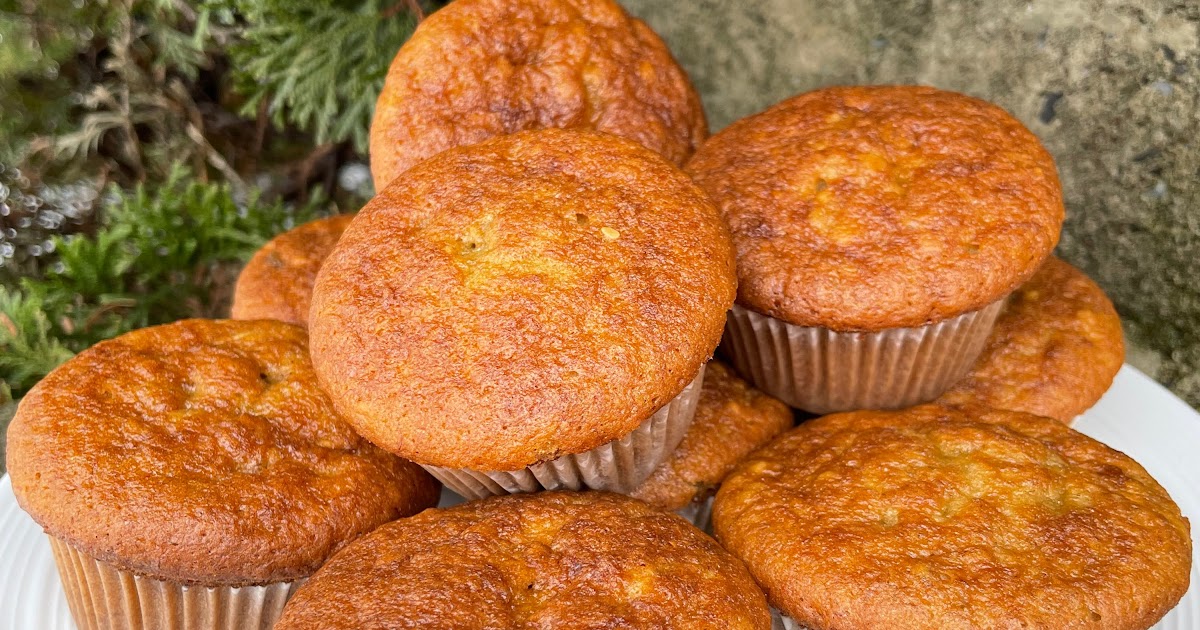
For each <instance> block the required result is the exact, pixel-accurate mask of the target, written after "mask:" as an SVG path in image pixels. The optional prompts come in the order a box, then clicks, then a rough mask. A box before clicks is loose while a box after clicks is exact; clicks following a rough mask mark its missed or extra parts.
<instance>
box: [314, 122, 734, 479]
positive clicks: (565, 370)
mask: <svg viewBox="0 0 1200 630" xmlns="http://www.w3.org/2000/svg"><path fill="white" fill-rule="evenodd" d="M733 265H734V262H733V248H732V246H731V244H730V241H729V233H728V230H727V229H726V227H725V225H724V223H723V222H722V221H721V218H720V216H718V214H717V211H716V209H715V208H714V207H713V206H712V204H711V203H710V202H709V201H708V198H707V197H705V196H704V193H703V192H702V191H701V190H700V189H699V188H697V187H696V186H695V185H694V184H693V183H692V182H691V181H690V180H689V179H688V178H687V176H686V175H684V174H683V173H682V172H681V171H679V170H678V169H676V168H675V167H674V166H673V165H671V164H670V163H669V162H667V161H666V160H664V159H663V158H662V157H660V156H659V155H657V154H655V153H653V152H651V151H649V150H648V149H645V148H643V147H641V146H638V145H637V144H634V143H632V142H629V141H627V140H623V139H621V138H618V137H616V136H610V135H605V134H598V133H592V132H573V131H562V130H557V129H549V130H542V131H527V132H522V133H518V134H513V135H509V136H500V137H497V138H493V139H492V140H488V141H485V142H483V143H480V144H476V145H472V146H469V147H460V148H457V149H451V150H449V151H446V152H444V153H441V154H440V155H438V156H437V157H435V158H432V159H430V160H427V161H425V162H423V163H421V164H419V165H418V166H416V167H414V168H413V169H411V170H410V171H408V173H406V174H405V176H404V177H403V178H400V179H397V180H396V182H395V183H393V184H392V185H391V186H389V187H388V188H387V190H385V191H383V193H381V194H380V195H378V196H376V197H375V199H373V200H372V201H371V202H370V203H368V204H367V205H366V207H364V208H363V209H362V211H360V212H359V215H358V218H356V219H355V220H354V222H353V223H352V224H351V225H350V227H349V228H348V229H347V230H346V232H345V234H343V235H342V239H341V241H339V242H338V245H337V247H335V248H334V250H333V253H332V254H331V255H330V256H329V258H328V259H327V260H326V261H325V264H324V265H323V266H322V267H321V272H320V274H318V276H317V282H316V286H315V289H314V293H313V310H312V317H311V319H310V321H309V324H310V327H311V333H312V355H313V362H314V364H315V366H316V369H317V374H318V376H319V378H320V379H321V382H322V383H323V384H324V385H325V388H326V390H327V391H329V392H330V393H331V395H332V396H333V398H334V403H335V404H336V405H337V407H338V409H339V410H340V411H341V412H342V413H343V414H344V415H345V416H346V417H347V419H348V420H349V421H350V422H351V423H352V424H353V425H354V426H355V427H356V428H357V429H358V430H359V432H360V433H362V434H363V435H364V436H366V437H367V438H369V439H370V440H371V441H372V442H374V443H375V444H378V445H380V446H382V447H384V448H386V449H388V450H391V451H392V452H394V453H397V454H400V455H402V456H404V457H407V458H409V459H412V460H413V461H416V462H418V463H420V464H428V465H433V466H446V467H451V468H467V469H472V470H477V471H496V470H517V469H521V468H523V467H525V466H529V465H531V464H534V463H537V462H541V461H547V460H551V459H554V458H556V457H558V456H560V455H564V454H568V453H580V452H583V451H587V450H588V449H591V448H593V447H596V446H599V445H601V444H604V443H606V442H609V441H611V440H614V439H617V438H620V437H622V436H624V435H627V434H628V433H629V432H630V431H632V430H633V429H634V428H636V427H637V426H638V425H639V424H640V423H641V422H642V421H643V420H645V419H646V418H647V417H649V416H650V415H651V414H652V413H653V412H654V411H655V410H656V409H658V408H659V407H661V406H662V405H664V404H666V403H667V402H668V401H670V400H671V399H672V398H673V397H675V396H676V395H677V394H679V393H680V392H681V391H682V390H683V389H684V387H685V386H686V385H688V383H690V382H691V381H692V380H693V377H695V376H696V375H697V373H698V372H699V370H700V368H701V366H703V365H704V363H705V362H706V361H707V360H708V359H709V357H710V356H711V355H712V351H713V349H714V348H715V347H716V345H717V342H718V341H719V340H720V338H721V330H722V326H723V325H724V321H725V311H726V310H727V309H728V308H729V306H730V305H731V304H732V303H733V297H734V293H735V282H736V279H735V272H734V267H733Z"/></svg>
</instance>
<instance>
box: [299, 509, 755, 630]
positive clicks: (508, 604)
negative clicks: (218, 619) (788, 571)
mask: <svg viewBox="0 0 1200 630" xmlns="http://www.w3.org/2000/svg"><path fill="white" fill-rule="evenodd" d="M334 611H336V612H334ZM368 627H369V628H384V627H386V628H559V629H562V630H573V629H584V628H660V629H663V630H670V629H675V628H678V629H680V630H684V629H687V630H691V629H694V628H706V629H707V628H711V629H714V630H716V629H721V630H724V629H733V630H767V629H768V628H770V627H771V622H770V616H769V614H768V611H767V605H766V601H765V599H764V598H763V595H762V591H760V590H759V589H758V586H757V585H755V583H754V581H753V580H752V579H751V577H750V575H749V574H748V573H747V572H746V569H745V567H744V566H742V564H741V563H740V562H738V561H737V559H735V558H733V557H732V556H730V555H729V553H728V552H726V551H725V550H724V549H722V548H721V546H720V545H718V544H717V542H716V541H715V540H713V539H711V538H709V537H708V536H705V535H704V534H703V533H702V532H701V531H700V530H698V529H696V528H694V527H692V526H691V525H688V524H687V523H686V522H685V521H684V520H683V519H681V518H679V517H677V516H674V515H672V514H667V513H665V512H661V511H659V510H656V509H654V508H652V507H650V506H648V505H646V504H644V503H641V502H639V501H635V500H633V499H629V498H627V497H623V496H620V495H616V494H609V493H603V492H584V493H568V492H542V493H538V494H526V495H511V496H503V497H493V498H489V499H484V500H481V501H472V502H470V503H465V504H463V505H459V506H456V507H453V508H447V509H440V510H427V511H425V512H422V513H421V514H419V515H417V516H414V517H412V518H406V519H401V520H399V521H396V522H393V523H388V524H387V525H384V526H382V527H380V528H379V529H377V530H375V531H374V532H371V533H370V534H368V535H366V536H364V537H362V538H360V539H359V540H358V541H356V542H355V543H353V544H351V545H348V546H347V547H346V548H345V549H343V550H342V551H341V552H339V553H338V554H337V555H335V556H334V557H333V559H331V560H330V561H329V563H328V564H326V565H325V566H323V567H321V570H320V571H318V572H317V574H316V575H314V576H313V577H312V578H311V579H310V580H309V581H308V582H307V583H306V584H305V585H304V586H303V587H302V588H301V589H300V590H299V592H297V593H296V595H295V597H293V598H292V600H291V601H290V602H288V605H287V608H286V609H285V610H284V612H283V616H282V618H281V619H280V621H279V624H278V625H277V626H276V629H277V630H338V629H347V630H348V629H351V628H368Z"/></svg>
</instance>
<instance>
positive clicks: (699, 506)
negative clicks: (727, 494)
mask: <svg viewBox="0 0 1200 630" xmlns="http://www.w3.org/2000/svg"><path fill="white" fill-rule="evenodd" d="M714 496H715V495H713V494H709V495H708V497H706V498H704V499H700V500H697V501H692V502H691V503H688V504H687V505H685V506H683V507H681V508H679V509H678V510H675V513H676V514H678V515H680V516H682V517H683V518H686V519H687V520H688V521H690V522H691V523H692V525H695V526H696V527H697V528H699V529H700V530H701V531H703V532H705V533H710V534H711V533H712V506H713V497H714Z"/></svg>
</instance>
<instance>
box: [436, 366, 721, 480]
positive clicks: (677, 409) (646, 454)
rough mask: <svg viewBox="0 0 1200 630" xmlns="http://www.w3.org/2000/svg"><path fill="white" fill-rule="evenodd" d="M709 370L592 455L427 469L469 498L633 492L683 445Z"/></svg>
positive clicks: (593, 451) (699, 373) (702, 371)
mask: <svg viewBox="0 0 1200 630" xmlns="http://www.w3.org/2000/svg"><path fill="white" fill-rule="evenodd" d="M703 381H704V368H703V367H701V368H700V371H699V372H698V373H697V374H696V378H694V379H692V382H691V383H688V385H687V387H685V388H684V389H683V391H682V392H680V393H679V395H678V396H676V397H675V398H672V399H671V401H670V402H668V403H667V404H666V405H664V406H663V407H661V408H660V409H659V410H658V411H656V412H654V415H652V416H650V417H649V418H648V419H646V421H645V422H643V423H642V424H640V425H638V427H637V428H636V429H634V430H633V432H632V433H630V434H629V435H626V436H625V437H623V438H621V439H618V440H613V441H612V442H608V443H607V444H601V445H600V446H597V447H596V448H594V449H592V450H590V451H584V452H582V453H577V454H574V455H563V456H562V457H559V458H557V459H553V460H550V461H548V462H542V463H540V464H534V465H532V466H529V467H527V468H524V469H521V470H517V471H511V472H507V471H478V470H467V469H465V468H443V467H440V466H424V468H425V470H427V471H429V474H431V475H433V476H434V477H437V479H438V480H439V481H441V482H442V483H443V484H445V485H446V487H448V488H450V489H451V490H453V491H455V492H457V493H458V494H460V495H462V496H464V497H466V498H467V499H482V498H484V497H488V496H492V495H498V494H513V493H518V492H536V491H538V490H542V489H546V490H555V489H570V490H580V489H583V488H592V489H594V490H610V491H613V492H621V493H629V492H632V491H633V490H634V489H635V488H637V487H638V485H640V484H641V483H642V482H643V481H645V479H646V477H649V476H650V473H651V472H653V471H654V469H655V468H656V467H657V466H658V465H659V464H660V463H662V461H663V460H665V459H666V458H667V456H668V455H670V454H671V452H672V451H674V450H675V447H676V446H679V442H680V441H682V440H683V435H684V434H685V433H687V430H688V427H689V426H691V424H692V418H693V417H694V416H695V415H696V402H697V401H698V400H699V399H700V387H701V384H702V382H703Z"/></svg>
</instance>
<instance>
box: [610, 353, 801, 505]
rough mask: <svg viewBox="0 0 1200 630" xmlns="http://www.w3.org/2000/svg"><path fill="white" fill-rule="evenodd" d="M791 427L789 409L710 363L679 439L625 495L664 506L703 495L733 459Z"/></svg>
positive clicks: (712, 489) (721, 365)
mask: <svg viewBox="0 0 1200 630" xmlns="http://www.w3.org/2000/svg"><path fill="white" fill-rule="evenodd" d="M791 426H792V410H791V408H789V407H788V406H787V405H785V404H784V403H783V402H781V401H779V400H776V399H774V398H771V397H770V396H768V395H766V394H764V393H762V392H760V391H758V390H757V389H754V388H753V387H751V386H750V385H749V384H748V383H746V381H743V380H742V379H740V378H738V377H737V375H736V374H734V373H733V370H731V369H730V368H729V367H728V366H726V365H725V364H724V363H721V362H719V361H712V362H710V363H709V364H708V367H706V368H705V369H704V386H703V388H702V389H701V390H700V400H699V402H697V404H696V417H695V419H694V420H692V426H691V427H689V428H688V431H687V433H686V434H684V436H683V441H682V442H680V443H679V446H678V447H677V448H676V449H675V450H674V451H673V452H672V453H671V456H670V457H669V458H668V459H667V460H666V461H665V462H663V463H662V464H659V466H658V468H655V469H654V472H652V473H650V476H649V477H648V478H647V479H646V481H644V482H642V485H640V486H638V488H637V489H636V490H634V491H633V492H632V493H630V496H632V497H634V498H635V499H641V500H642V501H645V502H646V503H649V504H651V505H655V506H658V507H660V508H663V509H665V510H678V509H680V508H683V507H685V506H686V505H687V504H688V503H690V502H692V501H693V500H696V499H704V498H707V497H708V496H710V495H711V494H712V493H713V492H716V489H717V486H719V485H721V480H722V479H724V478H725V475H728V474H729V471H731V470H733V467H734V465H736V464H737V462H738V460H740V459H742V458H743V457H745V456H746V455H748V454H750V452H751V451H753V450H754V449H756V448H758V447H760V446H762V445H763V444H766V443H767V442H769V441H770V440H771V438H773V437H775V436H777V435H779V434H780V433H783V432H784V431H786V430H788V429H789V428H791Z"/></svg>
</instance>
